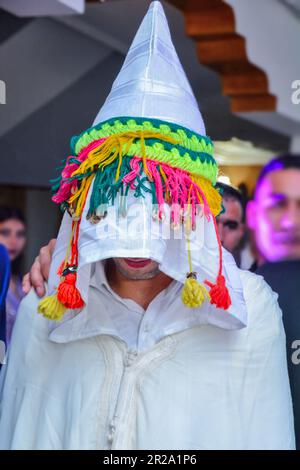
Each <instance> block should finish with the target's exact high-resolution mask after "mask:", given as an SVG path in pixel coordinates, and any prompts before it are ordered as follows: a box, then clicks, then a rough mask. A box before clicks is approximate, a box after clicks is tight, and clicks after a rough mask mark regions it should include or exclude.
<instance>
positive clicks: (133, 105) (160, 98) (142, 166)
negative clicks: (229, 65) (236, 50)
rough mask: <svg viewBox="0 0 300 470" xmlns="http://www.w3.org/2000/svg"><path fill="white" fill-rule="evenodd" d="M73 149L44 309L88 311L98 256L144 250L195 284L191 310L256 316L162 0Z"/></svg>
mask: <svg viewBox="0 0 300 470" xmlns="http://www.w3.org/2000/svg"><path fill="white" fill-rule="evenodd" d="M71 150H72V155H71V156H70V157H68V158H67V159H66V165H65V167H64V169H63V171H62V175H61V178H60V181H59V183H58V184H57V187H56V188H55V189H56V190H57V192H56V194H55V196H54V198H53V200H54V201H55V202H57V203H61V204H63V206H64V208H66V209H67V211H66V213H65V215H64V219H63V222H62V224H61V228H60V231H59V236H58V240H57V244H56V248H55V252H54V255H53V260H52V265H51V269H50V277H49V284H48V285H49V293H50V294H51V295H50V296H49V297H48V298H46V299H44V300H43V301H42V303H41V305H40V313H43V314H44V315H45V316H46V317H47V318H52V319H59V318H60V317H61V316H62V315H64V313H65V310H67V315H66V317H64V318H65V319H66V321H68V320H67V319H68V318H70V316H71V317H72V316H73V315H75V316H76V315H77V313H78V314H79V312H78V310H79V311H81V309H82V307H83V306H85V307H84V309H83V310H84V312H85V313H84V315H86V314H88V308H87V307H88V302H89V283H90V276H91V273H92V271H93V269H95V267H96V263H98V262H99V261H102V260H105V259H108V258H114V257H122V258H134V257H138V258H150V259H153V260H154V261H156V262H157V263H158V264H159V269H160V270H161V271H162V272H164V273H165V274H167V275H168V276H170V277H172V278H174V279H176V280H177V281H179V282H180V283H182V284H184V288H183V290H182V300H183V304H182V305H181V306H179V311H180V312H185V314H186V316H187V318H190V317H189V313H188V312H190V307H193V308H195V310H196V313H195V315H196V319H197V321H198V319H199V322H202V321H203V322H208V323H213V324H216V325H218V326H222V327H224V328H229V329H231V328H241V327H243V326H245V324H246V318H247V313H246V310H245V305H244V301H243V293H242V285H241V280H240V278H239V274H238V270H237V267H236V265H235V263H234V261H233V258H232V257H231V255H230V254H229V253H227V252H223V253H222V248H221V243H220V239H219V237H218V231H217V229H216V220H215V216H216V215H217V214H218V213H219V212H220V206H221V197H220V195H219V193H218V191H216V189H215V187H214V185H215V182H216V176H217V164H216V162H215V160H214V158H213V144H212V142H211V140H210V139H209V137H207V136H206V135H205V128H204V124H203V120H202V117H201V113H200V111H199V109H198V105H197V102H196V99H195V97H194V95H193V92H192V90H191V87H190V85H189V83H188V80H187V78H186V75H185V73H184V71H183V69H182V66H181V64H180V61H179V59H178V56H177V54H176V51H175V49H174V46H173V44H172V41H171V37H170V32H169V28H168V24H167V20H166V17H165V15H164V11H163V9H162V6H161V4H160V3H159V2H157V1H155V2H153V3H152V4H151V6H150V8H149V11H148V13H147V14H146V16H145V18H144V20H143V22H142V24H141V26H140V28H139V30H138V32H137V34H136V36H135V38H134V41H133V43H132V45H131V47H130V50H129V52H128V55H127V57H126V59H125V62H124V65H123V67H122V69H121V71H120V73H119V75H118V77H117V79H116V80H115V82H114V84H113V87H112V90H111V92H110V94H109V96H108V98H107V100H106V102H105V103H104V105H103V107H102V108H101V109H100V111H99V113H98V115H97V117H96V119H95V121H94V124H93V126H92V127H91V128H89V129H87V130H85V131H84V132H82V133H81V134H80V135H78V136H75V137H73V138H72V139H71ZM186 205H188V206H190V209H189V210H188V212H187V213H186V212H185V209H186ZM126 206H127V209H126ZM137 206H138V207H137ZM153 207H155V209H154V210H153ZM124 214H125V215H124ZM164 217H165V219H164ZM132 228H133V231H132ZM195 228H196V230H195ZM165 229H166V230H165ZM168 229H171V231H170V232H168ZM178 230H179V232H178ZM175 232H176V233H175ZM192 232H193V233H192ZM178 233H180V234H181V236H179V237H178V236H177V235H178ZM187 234H188V235H187ZM169 235H170V236H169ZM187 238H188V242H189V243H187ZM192 239H193V240H192ZM187 246H188V248H187ZM195 277H197V280H196V279H195ZM226 285H227V287H226ZM206 286H209V287H210V291H209V295H210V297H209V295H208V291H207V290H206V289H207V288H206ZM204 293H205V294H204ZM230 298H231V303H230ZM209 300H210V302H211V303H209ZM203 302H204V304H205V305H204V307H203V308H202V307H201V309H200V305H202V303H203ZM179 303H180V299H179ZM57 306H58V307H57ZM197 309H198V311H197ZM224 309H226V310H227V311H226V315H225V316H224ZM198 314H199V316H198ZM84 315H83V316H82V317H81V318H83V319H84V318H86V317H85V316H84ZM78 321H79V323H80V322H81V320H78ZM174 321H175V317H174ZM188 321H189V320H188Z"/></svg>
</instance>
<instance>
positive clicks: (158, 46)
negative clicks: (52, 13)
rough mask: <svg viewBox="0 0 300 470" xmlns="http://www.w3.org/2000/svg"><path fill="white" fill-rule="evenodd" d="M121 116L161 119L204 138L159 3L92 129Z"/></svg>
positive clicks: (152, 7)
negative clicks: (107, 120) (100, 123)
mask: <svg viewBox="0 0 300 470" xmlns="http://www.w3.org/2000/svg"><path fill="white" fill-rule="evenodd" d="M120 116H131V117H146V118H155V119H161V120H163V121H169V122H173V123H175V124H178V125H181V126H183V127H187V128H188V129H191V130H193V131H195V132H197V133H198V134H201V135H205V127H204V123H203V119H202V116H201V113H200V111H199V108H198V104H197V101H196V98H195V97H194V94H193V92H192V89H191V86H190V84H189V82H188V79H187V77H186V74H185V72H184V70H183V68H182V65H181V63H180V60H179V58H178V55H177V53H176V51H175V48H174V45H173V43H172V39H171V35H170V31H169V27H168V22H167V19H166V16H165V13H164V10H163V7H162V5H161V3H160V2H152V3H151V5H150V7H149V10H148V13H147V14H146V16H145V18H144V20H143V22H142V23H141V25H140V27H139V29H138V31H137V33H136V36H135V38H134V40H133V43H132V45H131V47H130V49H129V51H128V54H127V56H126V59H125V62H124V64H123V67H122V69H121V71H120V73H119V74H118V76H117V78H116V80H115V81H114V83H113V86H112V89H111V92H110V94H109V95H108V97H107V99H106V101H105V103H104V105H103V106H102V108H101V109H100V111H99V113H98V115H97V116H96V118H95V120H94V123H93V125H96V124H98V123H99V122H102V121H105V120H106V119H111V118H113V117H120Z"/></svg>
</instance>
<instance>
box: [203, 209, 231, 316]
mask: <svg viewBox="0 0 300 470" xmlns="http://www.w3.org/2000/svg"><path fill="white" fill-rule="evenodd" d="M213 221H214V226H215V231H216V236H217V240H218V247H219V273H218V276H217V281H216V283H215V284H214V283H212V282H210V281H208V280H206V281H205V284H206V285H207V286H208V287H210V291H209V295H210V303H211V304H213V305H215V306H216V307H217V308H222V309H223V310H227V309H228V308H229V307H230V305H231V299H230V294H229V291H228V288H227V286H226V281H225V277H224V276H223V274H222V270H223V254H222V244H221V240H220V236H219V231H218V227H217V222H216V219H215V217H213Z"/></svg>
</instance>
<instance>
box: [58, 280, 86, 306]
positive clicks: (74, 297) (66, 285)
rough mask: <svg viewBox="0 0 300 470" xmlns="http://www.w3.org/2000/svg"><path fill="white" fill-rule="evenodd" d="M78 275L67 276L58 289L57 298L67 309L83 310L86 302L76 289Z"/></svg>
mask: <svg viewBox="0 0 300 470" xmlns="http://www.w3.org/2000/svg"><path fill="white" fill-rule="evenodd" d="M75 284H76V273H74V272H73V273H72V272H70V273H68V274H66V276H65V278H64V280H63V281H62V282H61V283H60V284H59V286H58V288H57V298H58V300H59V302H61V303H62V304H63V305H64V306H65V307H66V308H72V309H74V308H82V307H83V306H84V302H83V300H82V298H81V295H80V292H79V290H78V289H77V287H76V285H75Z"/></svg>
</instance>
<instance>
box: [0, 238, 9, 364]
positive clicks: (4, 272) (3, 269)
mask: <svg viewBox="0 0 300 470" xmlns="http://www.w3.org/2000/svg"><path fill="white" fill-rule="evenodd" d="M9 279H10V260H9V256H8V252H7V249H6V248H5V246H4V245H1V244H0V369H1V366H2V364H4V359H5V349H6V309H5V301H6V294H7V289H8V285H9Z"/></svg>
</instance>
